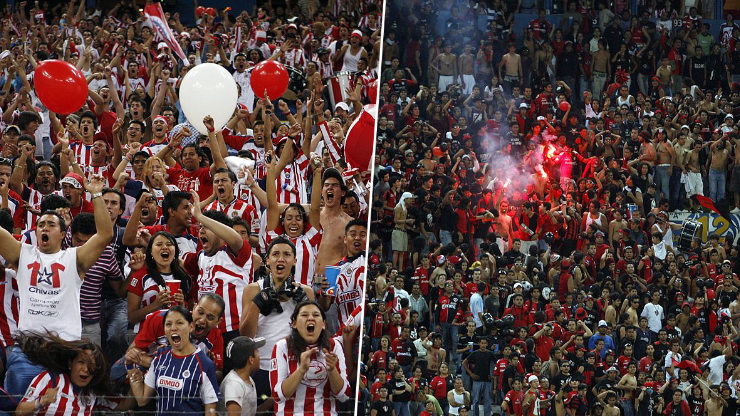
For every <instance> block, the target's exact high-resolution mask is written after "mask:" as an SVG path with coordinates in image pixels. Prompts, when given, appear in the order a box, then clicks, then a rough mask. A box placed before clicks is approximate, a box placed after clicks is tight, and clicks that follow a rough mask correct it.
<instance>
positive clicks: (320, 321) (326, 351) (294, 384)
mask: <svg viewBox="0 0 740 416" xmlns="http://www.w3.org/2000/svg"><path fill="white" fill-rule="evenodd" d="M272 363H273V364H272V369H271V371H270V385H271V387H272V392H273V393H272V395H273V397H274V398H275V401H276V413H277V414H281V415H286V416H288V415H294V414H313V415H324V416H329V415H337V414H338V413H337V400H339V401H341V402H344V401H346V400H347V399H348V398H349V395H350V385H349V381H348V380H347V365H346V361H345V358H344V351H343V350H342V345H341V343H340V342H337V341H335V340H334V339H333V338H331V337H330V336H329V333H328V332H327V330H326V314H325V313H324V310H323V309H322V308H321V307H320V306H319V304H318V303H317V302H316V301H313V300H311V301H304V302H301V303H300V304H298V306H296V308H295V310H294V311H293V313H292V315H291V317H290V335H289V336H288V337H287V338H285V339H281V340H280V341H278V342H277V344H275V348H274V349H273V352H272Z"/></svg>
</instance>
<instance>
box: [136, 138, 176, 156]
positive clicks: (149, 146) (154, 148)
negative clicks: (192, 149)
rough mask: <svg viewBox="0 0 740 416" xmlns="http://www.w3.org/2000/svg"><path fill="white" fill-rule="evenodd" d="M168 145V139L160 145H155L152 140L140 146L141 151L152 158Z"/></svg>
mask: <svg viewBox="0 0 740 416" xmlns="http://www.w3.org/2000/svg"><path fill="white" fill-rule="evenodd" d="M169 143H170V141H169V139H165V141H163V142H162V143H156V142H155V141H154V140H150V141H148V142H146V143H142V144H141V151H143V152H148V153H149V154H150V155H152V156H156V154H157V153H159V151H160V150H162V149H164V148H165V147H167V145H168V144H169Z"/></svg>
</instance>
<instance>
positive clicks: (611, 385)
mask: <svg viewBox="0 0 740 416" xmlns="http://www.w3.org/2000/svg"><path fill="white" fill-rule="evenodd" d="M617 383H619V379H618V378H617V379H614V380H609V378H605V379H603V380H601V381H599V382H598V383H596V391H600V390H601V388H602V387H604V388H606V389H607V390H615V389H616V388H617Z"/></svg>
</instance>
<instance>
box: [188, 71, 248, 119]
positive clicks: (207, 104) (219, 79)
mask: <svg viewBox="0 0 740 416" xmlns="http://www.w3.org/2000/svg"><path fill="white" fill-rule="evenodd" d="M237 99H238V96H237V90H236V82H235V81H234V77H232V76H231V74H229V71H227V70H226V68H224V67H222V66H221V65H216V64H211V63H206V64H200V65H196V66H195V67H194V68H193V69H191V70H190V71H188V73H187V74H186V75H185V77H184V78H183V79H182V83H180V105H181V106H182V111H183V112H184V113H185V117H187V119H188V121H189V122H190V124H192V125H193V126H194V127H195V128H196V129H198V131H199V132H201V133H202V134H208V129H206V126H205V125H203V118H204V117H205V116H211V117H212V118H213V126H214V127H215V128H216V130H218V129H221V128H222V127H223V126H225V125H226V123H228V121H229V119H230V118H231V116H232V115H233V113H234V109H235V108H236V100H237Z"/></svg>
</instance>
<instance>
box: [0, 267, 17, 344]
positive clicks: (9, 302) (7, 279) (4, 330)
mask: <svg viewBox="0 0 740 416" xmlns="http://www.w3.org/2000/svg"><path fill="white" fill-rule="evenodd" d="M0 299H2V302H3V304H2V308H0V343H2V346H3V347H7V346H8V345H13V344H15V340H14V339H13V335H15V333H16V331H18V306H19V305H18V284H17V283H16V281H15V270H13V269H6V268H2V269H0Z"/></svg>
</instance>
